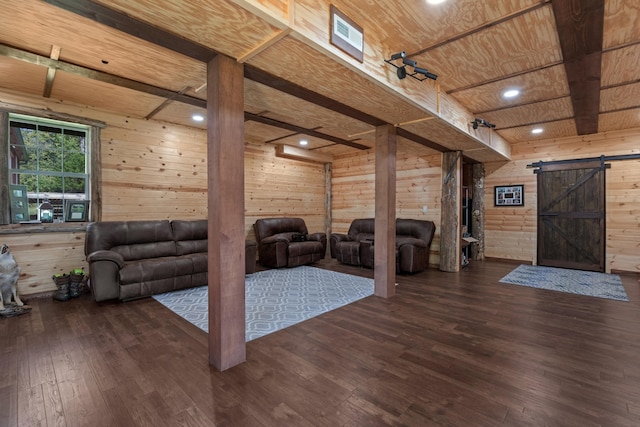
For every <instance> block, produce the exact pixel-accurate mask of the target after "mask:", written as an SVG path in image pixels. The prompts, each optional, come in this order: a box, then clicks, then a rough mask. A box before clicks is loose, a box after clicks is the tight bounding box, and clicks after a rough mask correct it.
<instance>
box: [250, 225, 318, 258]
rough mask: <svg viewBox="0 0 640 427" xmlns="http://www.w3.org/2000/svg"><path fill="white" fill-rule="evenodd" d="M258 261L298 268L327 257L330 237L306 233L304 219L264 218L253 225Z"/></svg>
mask: <svg viewBox="0 0 640 427" xmlns="http://www.w3.org/2000/svg"><path fill="white" fill-rule="evenodd" d="M253 229H254V231H255V234H256V241H257V243H258V260H259V261H260V263H261V264H262V265H264V266H266V267H275V268H279V267H297V266H299V265H304V264H311V263H314V262H316V261H319V260H321V259H323V258H324V254H325V252H326V250H327V235H326V234H325V233H312V234H309V233H308V231H307V225H306V224H305V222H304V220H303V219H302V218H263V219H259V220H257V221H256V222H255V224H253Z"/></svg>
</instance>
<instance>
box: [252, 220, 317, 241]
mask: <svg viewBox="0 0 640 427" xmlns="http://www.w3.org/2000/svg"><path fill="white" fill-rule="evenodd" d="M253 228H254V231H255V233H256V239H257V240H258V244H259V243H260V241H261V240H262V239H263V238H265V237H268V236H273V235H275V234H280V233H287V234H288V235H289V236H290V235H291V234H292V233H297V234H309V232H308V230H307V225H306V224H305V222H304V220H303V219H302V218H262V219H258V220H257V221H256V222H255V224H254V226H253Z"/></svg>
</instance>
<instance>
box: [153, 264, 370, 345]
mask: <svg viewBox="0 0 640 427" xmlns="http://www.w3.org/2000/svg"><path fill="white" fill-rule="evenodd" d="M245 285H246V286H245V302H246V340H247V341H251V340H253V339H256V338H259V337H262V336H264V335H267V334H270V333H272V332H275V331H278V330H280V329H283V328H286V327H288V326H291V325H294V324H296V323H298V322H302V321H303V320H307V319H310V318H312V317H315V316H318V315H320V314H322V313H326V312H327V311H331V310H335V309H336V308H339V307H342V306H344V305H347V304H350V303H352V302H354V301H357V300H359V299H362V298H364V297H367V296H369V295H373V291H374V286H373V279H367V278H364V277H358V276H352V275H350V274H344V273H337V272H335V271H329V270H323V269H320V268H315V267H309V266H301V267H295V268H283V269H276V270H266V271H259V272H257V273H253V274H250V275H247V276H245ZM153 298H155V299H156V300H157V301H159V302H160V303H161V304H163V305H164V306H166V307H167V308H169V309H170V310H171V311H173V312H174V313H176V314H178V315H180V316H181V317H183V318H184V319H186V320H188V321H189V322H191V323H193V324H194V325H196V326H197V327H199V328H200V329H202V330H203V331H205V332H208V330H209V312H208V287H207V286H200V287H198V288H191V289H184V290H180V291H175V292H168V293H165V294H160V295H154V296H153Z"/></svg>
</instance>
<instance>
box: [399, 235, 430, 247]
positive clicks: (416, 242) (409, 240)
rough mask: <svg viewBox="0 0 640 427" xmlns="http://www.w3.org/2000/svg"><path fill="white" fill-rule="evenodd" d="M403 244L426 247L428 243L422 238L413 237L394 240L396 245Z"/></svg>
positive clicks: (400, 245)
mask: <svg viewBox="0 0 640 427" xmlns="http://www.w3.org/2000/svg"><path fill="white" fill-rule="evenodd" d="M404 245H412V246H417V247H420V248H428V247H429V245H428V244H427V242H425V241H424V240H422V239H414V238H412V237H409V238H402V239H400V240H398V241H397V242H396V247H398V248H400V247H402V246H404Z"/></svg>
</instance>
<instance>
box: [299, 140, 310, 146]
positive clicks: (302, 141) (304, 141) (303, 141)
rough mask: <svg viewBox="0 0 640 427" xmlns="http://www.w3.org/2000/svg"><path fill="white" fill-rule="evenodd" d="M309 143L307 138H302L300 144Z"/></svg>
mask: <svg viewBox="0 0 640 427" xmlns="http://www.w3.org/2000/svg"><path fill="white" fill-rule="evenodd" d="M308 143H309V141H307V140H306V139H301V140H300V143H299V144H300V145H307V144H308Z"/></svg>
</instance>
